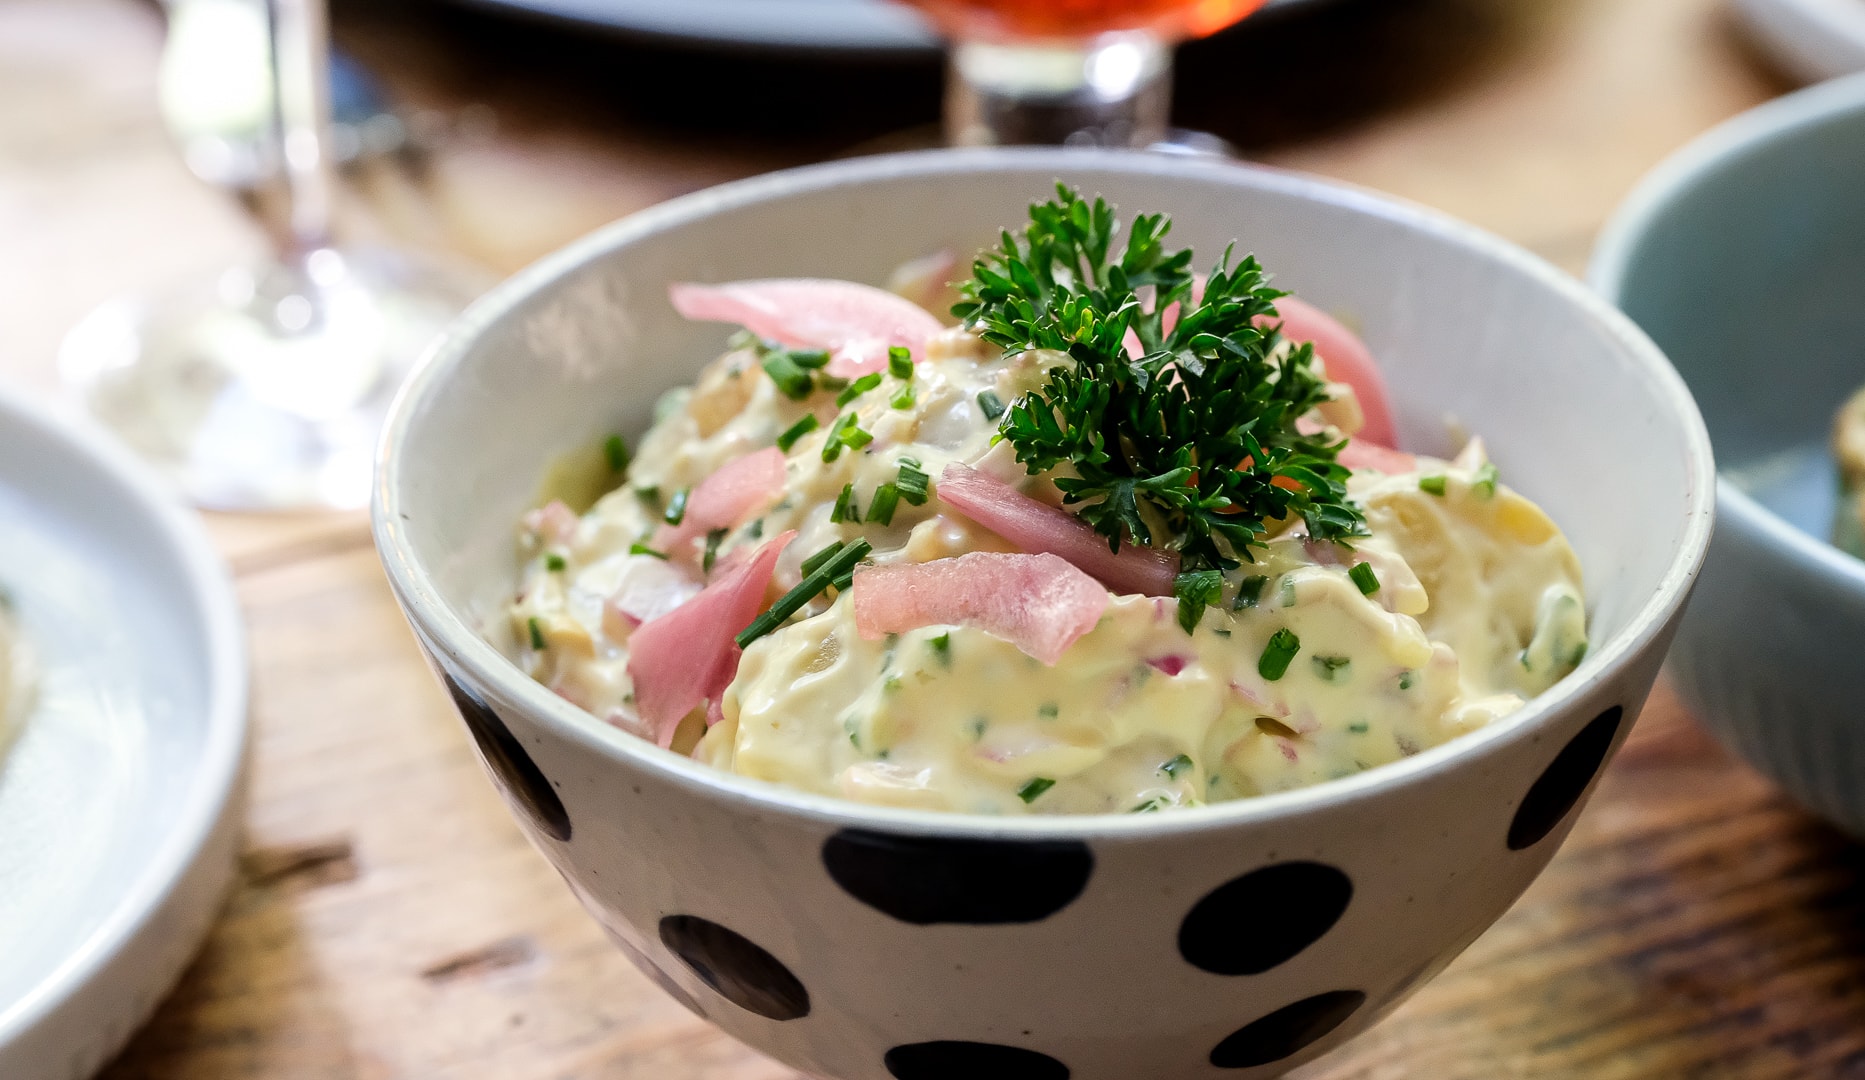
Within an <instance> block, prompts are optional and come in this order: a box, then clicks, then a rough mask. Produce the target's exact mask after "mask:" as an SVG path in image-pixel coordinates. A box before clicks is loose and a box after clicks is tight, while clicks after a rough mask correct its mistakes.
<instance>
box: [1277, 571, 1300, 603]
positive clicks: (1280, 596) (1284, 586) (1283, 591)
mask: <svg viewBox="0 0 1865 1080" xmlns="http://www.w3.org/2000/svg"><path fill="white" fill-rule="evenodd" d="M1276 600H1277V602H1278V603H1280V604H1281V605H1282V606H1283V607H1294V606H1295V579H1294V578H1292V577H1290V576H1289V575H1287V574H1284V575H1282V583H1281V584H1280V585H1278V586H1276Z"/></svg>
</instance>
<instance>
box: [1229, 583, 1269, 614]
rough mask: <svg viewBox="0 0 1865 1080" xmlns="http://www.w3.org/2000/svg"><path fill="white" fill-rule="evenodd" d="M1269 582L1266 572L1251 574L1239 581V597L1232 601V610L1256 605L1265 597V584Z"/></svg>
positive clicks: (1240, 609)
mask: <svg viewBox="0 0 1865 1080" xmlns="http://www.w3.org/2000/svg"><path fill="white" fill-rule="evenodd" d="M1267 584H1269V577H1268V576H1267V575H1265V574H1251V575H1250V576H1249V577H1247V578H1244V579H1243V580H1242V581H1240V582H1238V583H1237V599H1235V600H1233V601H1231V604H1230V610H1232V611H1242V610H1243V609H1244V608H1248V607H1255V606H1256V602H1257V601H1259V600H1261V599H1262V598H1263V586H1265V585H1267Z"/></svg>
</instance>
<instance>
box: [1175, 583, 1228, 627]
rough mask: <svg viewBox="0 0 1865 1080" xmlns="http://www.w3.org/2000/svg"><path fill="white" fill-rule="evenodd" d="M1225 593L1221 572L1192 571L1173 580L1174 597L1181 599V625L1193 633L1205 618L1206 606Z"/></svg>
mask: <svg viewBox="0 0 1865 1080" xmlns="http://www.w3.org/2000/svg"><path fill="white" fill-rule="evenodd" d="M1223 591H1224V572H1223V571H1221V570H1192V571H1189V572H1187V573H1183V574H1180V575H1179V576H1178V577H1176V578H1173V579H1172V595H1174V596H1176V597H1178V599H1179V625H1180V626H1182V627H1184V628H1185V632H1186V633H1188V634H1189V633H1191V632H1192V631H1193V630H1195V629H1197V628H1198V620H1200V619H1202V618H1204V609H1205V606H1206V605H1208V604H1210V603H1211V602H1212V601H1213V600H1216V599H1217V598H1218V594H1219V593H1221V592H1223Z"/></svg>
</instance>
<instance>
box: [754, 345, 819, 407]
mask: <svg viewBox="0 0 1865 1080" xmlns="http://www.w3.org/2000/svg"><path fill="white" fill-rule="evenodd" d="M764 373H765V374H766V375H769V376H770V377H771V381H772V382H774V383H776V384H777V389H779V390H781V391H783V394H784V396H785V397H787V398H789V399H791V400H792V401H802V400H803V399H804V398H806V397H808V396H809V395H810V392H811V391H812V390H814V389H815V388H816V384H815V382H814V381H812V380H811V379H810V377H809V372H807V371H805V370H803V368H801V367H800V366H798V364H797V362H796V360H795V359H793V358H792V357H791V355H790V354H789V353H787V352H773V353H767V354H766V355H765V357H764Z"/></svg>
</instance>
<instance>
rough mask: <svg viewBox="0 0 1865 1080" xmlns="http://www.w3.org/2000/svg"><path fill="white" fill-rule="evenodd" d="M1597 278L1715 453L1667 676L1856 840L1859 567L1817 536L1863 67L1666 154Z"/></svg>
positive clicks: (1864, 224)
mask: <svg viewBox="0 0 1865 1080" xmlns="http://www.w3.org/2000/svg"><path fill="white" fill-rule="evenodd" d="M1591 278H1592V282H1593V285H1594V287H1595V288H1597V289H1598V290H1599V291H1600V292H1601V293H1602V294H1604V295H1605V296H1606V298H1607V299H1609V300H1611V301H1613V302H1614V303H1617V304H1618V305H1619V306H1620V307H1621V308H1623V309H1624V310H1625V312H1626V313H1627V314H1629V315H1631V316H1632V318H1633V319H1634V320H1635V321H1636V322H1638V323H1639V324H1640V325H1641V326H1643V327H1644V328H1645V331H1646V332H1647V333H1649V334H1650V335H1651V337H1652V338H1653V339H1654V340H1656V341H1657V343H1658V344H1659V346H1660V347H1662V348H1663V349H1664V351H1665V352H1666V353H1667V354H1668V355H1669V356H1670V358H1671V362H1672V363H1673V364H1675V365H1676V366H1677V369H1678V371H1679V372H1681V373H1682V374H1683V376H1684V380H1685V382H1687V383H1688V384H1689V386H1690V389H1691V392H1692V393H1694V394H1695V395H1696V398H1697V403H1698V405H1699V406H1700V407H1701V409H1702V411H1703V417H1704V420H1705V421H1706V422H1707V423H1708V425H1709V429H1710V438H1711V441H1712V443H1713V444H1714V446H1715V452H1716V460H1717V463H1718V466H1719V479H1718V482H1717V502H1718V509H1717V523H1716V532H1715V538H1714V539H1713V540H1712V541H1711V544H1710V553H1709V558H1708V560H1707V562H1706V563H1705V565H1704V568H1703V576H1702V578H1701V580H1700V582H1699V584H1698V586H1697V591H1696V594H1695V598H1694V600H1693V601H1692V603H1691V605H1690V609H1689V611H1688V613H1687V614H1686V616H1685V618H1684V622H1683V626H1682V629H1681V630H1680V632H1679V634H1678V637H1677V643H1676V645H1675V647H1674V648H1673V650H1672V653H1671V659H1670V663H1671V671H1672V674H1673V676H1674V678H1675V680H1676V682H1677V685H1678V688H1679V690H1680V691H1681V692H1682V694H1683V697H1684V700H1685V702H1686V703H1687V704H1688V705H1689V706H1690V707H1691V709H1692V710H1693V711H1695V712H1696V714H1697V715H1698V716H1701V717H1702V718H1703V719H1704V720H1705V721H1707V722H1708V724H1709V726H1710V727H1711V728H1712V729H1714V731H1715V732H1716V733H1717V735H1718V736H1720V737H1721V738H1722V740H1723V741H1724V742H1725V743H1726V744H1727V745H1729V746H1730V747H1732V748H1733V749H1735V750H1736V751H1737V752H1738V753H1740V754H1741V755H1742V756H1743V757H1745V758H1747V759H1748V760H1749V761H1750V762H1751V763H1753V764H1754V765H1755V767H1756V768H1758V769H1760V770H1761V771H1762V772H1764V773H1766V774H1768V775H1769V776H1770V777H1772V778H1774V780H1775V781H1776V782H1778V783H1779V784H1780V785H1781V786H1782V787H1783V788H1785V789H1787V791H1788V792H1789V793H1791V794H1792V795H1793V796H1794V797H1795V798H1797V799H1799V800H1800V801H1801V802H1802V803H1804V804H1805V805H1806V806H1808V807H1809V808H1811V809H1812V810H1814V811H1815V812H1817V813H1819V814H1820V815H1822V816H1824V817H1826V818H1828V819H1830V820H1832V821H1834V822H1836V823H1838V824H1839V825H1841V826H1842V827H1844V828H1845V829H1847V830H1849V831H1850V832H1852V833H1854V834H1856V835H1860V836H1865V705H1862V703H1865V562H1861V561H1860V560H1858V559H1855V558H1853V557H1852V556H1851V555H1848V554H1846V553H1845V552H1843V551H1840V550H1839V549H1837V548H1835V547H1833V546H1832V545H1831V544H1830V543H1828V541H1827V537H1828V535H1829V532H1830V527H1831V522H1832V513H1833V509H1834V504H1835V499H1836V477H1835V469H1834V465H1833V462H1832V459H1831V456H1830V454H1829V452H1828V442H1829V439H1828V437H1829V433H1830V430H1831V425H1832V422H1833V415H1834V413H1835V412H1836V411H1837V409H1838V408H1839V405H1840V403H1841V402H1842V401H1843V400H1844V399H1845V398H1846V397H1847V396H1848V395H1849V394H1850V393H1852V392H1853V391H1854V390H1856V389H1857V388H1858V387H1859V386H1860V385H1865V75H1856V76H1851V77H1848V78H1844V79H1840V80H1836V81H1834V82H1830V83H1826V84H1823V85H1820V86H1816V87H1814V88H1812V89H1809V90H1804V91H1801V92H1800V93H1797V94H1793V95H1790V96H1788V97H1785V98H1782V99H1780V100H1778V101H1774V102H1771V103H1769V104H1767V105H1764V106H1762V107H1760V108H1758V109H1755V110H1753V111H1751V112H1748V113H1745V114H1744V115H1742V116H1739V117H1737V118H1735V119H1734V120H1731V121H1729V122H1728V123H1726V124H1724V125H1722V126H1721V127H1718V128H1716V129H1715V130H1713V131H1711V132H1709V133H1708V134H1706V135H1704V136H1703V137H1701V138H1700V139H1698V140H1697V141H1696V142H1694V143H1692V144H1691V145H1690V146H1688V147H1686V148H1685V149H1684V150H1682V151H1681V152H1679V153H1678V154H1677V155H1676V156H1674V157H1673V158H1671V159H1670V160H1669V161H1667V162H1665V163H1664V164H1663V165H1661V166H1659V167H1658V168H1657V169H1656V170H1655V171H1654V172H1653V173H1652V174H1651V175H1650V176H1649V177H1647V178H1646V179H1645V181H1644V182H1643V183H1642V184H1641V185H1640V186H1639V188H1638V189H1637V191H1635V192H1634V194H1633V195H1632V197H1631V198H1630V199H1629V200H1628V201H1627V202H1626V203H1625V205H1624V206H1623V207H1621V208H1620V210H1619V212H1618V214H1617V215H1616V216H1615V217H1614V218H1613V220H1612V222H1611V223H1610V224H1609V225H1608V226H1607V229H1606V232H1605V233H1604V235H1603V236H1602V237H1601V242H1600V245H1599V249H1598V252H1597V254H1596V255H1595V258H1594V262H1593V267H1592V272H1591ZM1625 467H1626V468H1632V469H1635V468H1638V463H1637V462H1635V461H1628V462H1626V463H1625Z"/></svg>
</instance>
